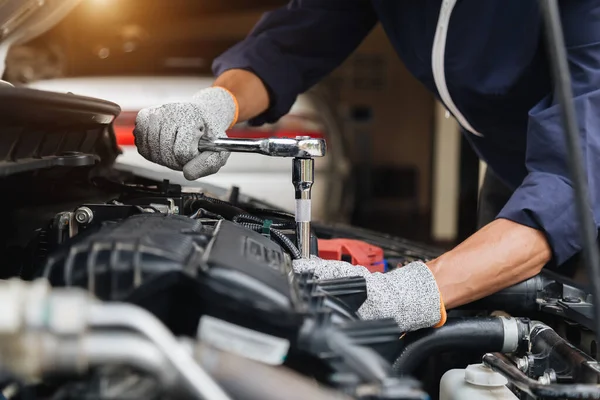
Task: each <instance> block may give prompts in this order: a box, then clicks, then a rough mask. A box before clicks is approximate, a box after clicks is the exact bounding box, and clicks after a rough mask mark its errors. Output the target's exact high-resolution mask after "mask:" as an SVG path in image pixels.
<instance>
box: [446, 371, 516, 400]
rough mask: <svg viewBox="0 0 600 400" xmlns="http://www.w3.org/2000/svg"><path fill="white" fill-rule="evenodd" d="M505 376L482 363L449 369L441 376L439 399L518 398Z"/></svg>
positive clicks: (483, 399) (496, 399)
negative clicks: (507, 385)
mask: <svg viewBox="0 0 600 400" xmlns="http://www.w3.org/2000/svg"><path fill="white" fill-rule="evenodd" d="M507 383H508V382H507V381H506V378H504V377H503V376H502V375H500V374H499V373H497V372H494V371H492V370H491V369H489V368H487V367H486V366H484V365H483V364H473V365H469V366H468V367H467V368H466V369H451V370H450V371H448V372H446V373H445V374H444V376H442V380H441V382H440V400H515V399H517V400H518V397H517V396H515V395H514V393H513V392H511V391H510V389H508V388H507V387H506V384H507Z"/></svg>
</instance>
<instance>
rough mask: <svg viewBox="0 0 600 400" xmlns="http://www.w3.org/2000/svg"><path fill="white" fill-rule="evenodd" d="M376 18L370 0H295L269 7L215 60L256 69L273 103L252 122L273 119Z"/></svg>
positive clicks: (220, 66) (222, 65) (220, 68)
mask: <svg viewBox="0 0 600 400" xmlns="http://www.w3.org/2000/svg"><path fill="white" fill-rule="evenodd" d="M376 22H377V17H376V15H375V11H374V10H373V7H372V5H371V2H370V1H369V0H293V1H291V2H290V3H289V4H288V5H287V6H286V7H282V8H280V9H277V10H275V11H272V12H269V13H266V14H265V15H264V16H263V17H262V19H261V20H260V21H259V22H258V24H257V25H256V26H255V27H254V29H253V30H252V31H251V32H250V34H249V35H248V37H247V38H246V39H245V40H243V41H242V42H240V43H238V44H237V45H235V46H234V47H232V48H231V49H229V50H228V51H227V52H225V53H224V54H223V55H221V56H220V57H219V58H217V59H216V60H215V62H214V64H213V72H214V73H215V75H220V74H222V73H223V72H225V71H227V70H230V69H246V70H250V71H252V72H254V73H255V74H256V75H258V77H259V78H261V79H262V81H263V82H264V83H265V85H266V87H267V90H268V91H269V94H270V100H271V104H270V107H269V109H268V110H267V111H266V112H265V113H264V114H262V115H260V116H258V117H257V118H255V119H254V120H253V121H251V123H252V124H253V125H260V124H263V123H269V122H275V121H276V120H278V119H279V118H280V117H281V116H283V115H284V114H286V113H287V112H288V111H289V109H290V108H291V107H292V105H293V104H294V101H295V100H296V97H297V96H298V95H299V94H301V93H303V92H305V91H306V90H308V89H309V88H310V87H312V86H313V85H314V84H316V83H317V82H318V81H319V80H320V79H322V78H323V77H325V76H326V75H327V74H329V73H330V72H331V71H332V70H333V69H335V68H336V67H337V66H338V65H339V64H341V63H342V61H344V59H345V58H346V57H348V56H349V55H350V53H352V51H354V50H355V49H356V47H358V45H359V44H360V42H361V41H362V40H363V39H364V38H365V36H366V35H367V34H368V33H369V32H370V31H371V29H372V28H373V27H374V26H375V23H376Z"/></svg>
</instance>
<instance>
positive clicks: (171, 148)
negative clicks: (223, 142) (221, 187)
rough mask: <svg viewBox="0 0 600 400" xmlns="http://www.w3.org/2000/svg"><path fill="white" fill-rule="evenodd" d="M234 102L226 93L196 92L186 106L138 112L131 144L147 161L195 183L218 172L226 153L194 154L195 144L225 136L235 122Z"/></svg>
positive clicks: (217, 88)
mask: <svg viewBox="0 0 600 400" xmlns="http://www.w3.org/2000/svg"><path fill="white" fill-rule="evenodd" d="M237 112H238V110H237V102H236V100H235V98H234V96H233V95H232V94H231V93H230V92H229V91H227V90H225V89H223V88H219V87H211V88H208V89H204V90H201V91H199V92H198V93H197V94H196V95H194V96H193V97H192V100H191V101H190V102H189V103H171V104H165V105H162V106H157V107H150V108H145V109H143V110H141V111H140V112H139V113H138V115H137V119H136V121H135V130H134V131H133V135H134V137H135V145H136V147H137V149H138V151H139V153H140V154H141V155H142V156H143V157H144V158H146V159H147V160H149V161H152V162H155V163H157V164H161V165H164V166H165V167H168V168H171V169H174V170H176V171H183V175H184V176H185V178H186V179H188V180H196V179H198V178H201V177H203V176H207V175H211V174H214V173H216V172H217V171H219V169H221V167H222V166H224V165H225V163H226V162H227V159H228V158H229V153H228V152H202V153H200V152H199V151H198V141H199V140H200V138H201V137H203V136H204V139H216V138H220V137H225V136H226V135H225V131H226V130H227V129H228V128H229V127H230V126H232V125H233V124H234V123H235V122H236V121H235V120H236V119H237Z"/></svg>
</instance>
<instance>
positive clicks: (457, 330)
mask: <svg viewBox="0 0 600 400" xmlns="http://www.w3.org/2000/svg"><path fill="white" fill-rule="evenodd" d="M528 325H529V324H528V321H521V320H517V319H514V318H504V317H484V318H457V319H451V320H448V322H447V323H446V325H444V326H442V327H441V328H431V329H423V330H420V331H417V332H414V333H411V334H409V335H407V336H406V338H405V346H404V349H403V350H402V352H401V353H400V356H399V357H398V358H397V359H396V362H395V363H394V371H395V372H397V373H401V374H411V373H412V372H414V370H415V369H416V368H417V367H418V366H419V365H421V363H422V362H423V361H425V360H426V359H427V358H428V357H429V356H431V355H433V354H437V353H443V352H445V351H450V350H470V351H480V352H481V353H486V352H513V351H515V350H517V349H518V348H519V347H520V346H521V345H522V344H523V342H524V339H525V338H526V336H527V333H528V331H529V327H528Z"/></svg>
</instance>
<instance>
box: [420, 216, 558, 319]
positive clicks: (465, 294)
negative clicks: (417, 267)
mask: <svg viewBox="0 0 600 400" xmlns="http://www.w3.org/2000/svg"><path fill="white" fill-rule="evenodd" d="M551 257H552V253H551V250H550V246H549V245H548V242H547V240H546V238H545V236H544V234H543V233H542V232H540V231H538V230H535V229H532V228H529V227H526V226H523V225H520V224H517V223H515V222H512V221H508V220H504V219H498V220H496V221H494V222H492V223H490V224H489V225H487V226H485V227H484V228H483V229H481V230H479V231H478V232H477V233H475V234H474V235H473V236H471V237H470V238H468V239H467V240H465V241H464V242H463V243H461V244H460V245H459V246H457V247H456V248H455V249H453V250H451V251H449V252H448V253H446V254H444V255H442V256H441V257H439V258H437V259H436V260H433V261H431V262H430V263H428V266H429V268H430V269H431V271H432V272H433V275H434V276H435V278H436V281H437V283H438V287H439V288H440V292H441V295H442V298H443V300H444V303H445V305H446V308H454V307H458V306H460V305H463V304H466V303H469V302H471V301H475V300H478V299H480V298H482V297H485V296H487V295H490V294H492V293H495V292H497V291H498V290H501V289H504V288H506V287H509V286H511V285H514V284H517V283H519V282H521V281H523V280H525V279H528V278H531V277H532V276H534V275H536V274H538V273H539V272H540V271H541V269H542V268H543V267H544V265H546V263H548V261H549V260H550V258H551Z"/></svg>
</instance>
